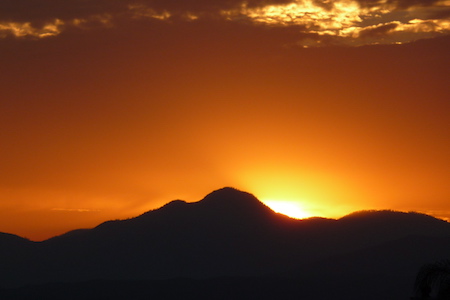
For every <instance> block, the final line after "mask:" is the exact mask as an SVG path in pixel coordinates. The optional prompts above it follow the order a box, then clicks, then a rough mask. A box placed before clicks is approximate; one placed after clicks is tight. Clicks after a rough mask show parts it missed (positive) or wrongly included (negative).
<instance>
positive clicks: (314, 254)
mask: <svg viewBox="0 0 450 300" xmlns="http://www.w3.org/2000/svg"><path fill="white" fill-rule="evenodd" d="M0 254H2V255H1V256H0V288H2V287H3V288H11V287H21V286H25V285H30V284H34V285H36V284H38V285H40V284H54V283H57V282H59V283H61V284H63V283H64V282H66V287H67V285H69V284H75V283H77V282H78V283H80V282H86V281H99V280H101V281H102V282H103V281H105V280H106V281H107V282H117V281H120V282H137V281H139V282H140V281H142V280H145V281H149V280H150V281H151V282H152V283H151V284H153V285H154V284H155V280H156V281H157V282H161V283H162V282H165V283H168V282H172V283H173V282H174V280H176V278H186V280H187V278H190V280H194V281H195V282H196V283H192V284H193V285H195V284H197V283H198V282H202V283H205V282H209V283H210V284H212V285H214V284H216V283H214V284H213V283H212V282H214V280H215V279H214V278H216V279H217V278H232V279H229V280H231V282H235V283H236V282H241V281H240V279H238V278H253V279H248V280H250V281H251V282H252V284H258V285H261V286H263V287H264V288H263V287H260V288H261V289H262V290H264V289H266V292H267V293H266V294H267V295H271V292H270V291H269V289H270V288H269V286H267V287H266V285H267V284H266V281H267V280H269V279H268V278H270V280H269V281H271V282H275V281H276V282H279V284H278V287H280V288H282V287H281V286H282V285H283V284H284V283H282V282H285V283H286V284H288V283H289V284H291V283H292V282H296V283H300V282H304V284H303V285H300V287H298V286H296V285H295V284H294V285H293V286H291V287H284V289H286V290H291V291H296V293H303V294H304V295H310V296H309V297H312V298H303V299H329V297H330V296H332V295H327V294H326V290H327V289H323V288H321V284H325V285H328V286H334V289H335V290H339V289H341V290H342V291H341V293H342V295H344V294H346V293H347V294H346V295H347V296H346V297H347V298H345V299H352V294H351V293H352V292H355V293H356V292H357V291H359V292H361V293H362V292H363V289H374V286H376V288H375V289H377V288H378V291H381V287H383V288H384V289H386V286H389V285H386V284H384V285H382V284H381V282H383V280H382V278H385V280H386V278H389V279H390V280H391V281H390V282H391V283H392V282H393V283H395V282H397V283H398V284H397V285H396V286H397V287H398V294H395V293H393V295H394V296H395V295H397V296H398V295H400V294H407V293H408V292H409V291H406V289H407V288H408V287H409V286H411V287H412V282H411V281H412V280H413V279H414V276H415V271H416V270H418V268H419V267H420V266H421V265H422V264H425V263H428V262H430V261H431V262H432V261H434V260H439V259H443V258H446V257H445V256H446V255H447V257H448V255H450V224H449V223H447V222H445V221H442V220H439V219H436V218H433V217H430V216H427V215H423V214H418V213H402V212H394V211H365V212H358V213H353V214H350V215H348V216H345V217H343V218H341V219H338V220H334V219H324V218H312V219H305V220H296V219H291V218H288V217H286V216H284V215H281V214H278V213H275V212H274V211H272V210H271V209H270V208H269V207H267V206H265V205H264V204H263V203H261V202H260V201H259V200H258V199H257V198H256V197H254V196H253V195H251V194H249V193H246V192H242V191H238V190H236V189H233V188H223V189H220V190H217V191H214V192H212V193H210V194H209V195H207V196H206V197H205V198H204V199H202V200H201V201H198V202H193V203H187V202H185V201H182V200H175V201H172V202H170V203H168V204H166V205H164V206H162V207H161V208H159V209H156V210H152V211H149V212H146V213H144V214H142V215H140V216H138V217H136V218H132V219H127V220H116V221H108V222H105V223H102V224H100V225H99V226H97V227H95V228H92V229H83V230H75V231H71V232H68V233H66V234H63V235H61V236H57V237H54V238H51V239H49V240H46V241H43V242H31V241H28V240H25V239H22V238H20V237H17V236H13V235H7V234H1V235H0ZM275 278H278V279H275ZM280 278H281V279H282V281H279V279H280ZM363 278H365V280H362V279H363ZM337 279H338V280H337ZM161 280H163V281H161ZM255 280H256V281H255ZM277 280H278V281H277ZM352 280H353V281H355V280H356V281H358V282H359V281H362V282H360V284H359V285H358V287H359V288H354V289H353V290H351V291H348V290H346V289H345V288H343V287H342V286H340V285H339V284H338V283H339V282H342V283H343V285H344V286H345V284H350V282H352ZM177 282H178V281H177ZM246 282H248V281H246ZM177 284H181V283H179V282H178V283H177ZM199 284H200V283H199ZM217 284H218V285H221V284H222V283H217ZM236 284H237V283H236ZM249 284H250V283H249ZM250 286H251V284H250ZM276 286H277V285H274V286H272V288H275V287H276ZM294 286H295V288H294ZM69 289H70V288H69ZM242 293H244V292H242ZM293 293H294V292H293ZM321 293H322V294H323V297H322V298H314V295H319V294H321ZM349 293H350V294H349ZM244 294H245V293H244ZM0 296H1V293H0ZM406 296H408V295H406ZM305 297H306V296H305ZM355 297H356V298H354V299H358V298H357V297H359V296H355ZM232 298H233V299H236V298H237V297H236V295H234V296H233V297H232ZM5 299H6V298H5ZM286 299H288V298H286ZM365 299H400V298H395V297H394V298H389V296H387V295H385V296H384V297H381V298H370V297H367V295H366V296H365ZM405 299H406V298H405Z"/></svg>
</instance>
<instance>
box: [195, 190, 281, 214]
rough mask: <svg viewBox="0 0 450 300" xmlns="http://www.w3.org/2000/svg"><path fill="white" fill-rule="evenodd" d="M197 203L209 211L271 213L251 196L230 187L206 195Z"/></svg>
mask: <svg viewBox="0 0 450 300" xmlns="http://www.w3.org/2000/svg"><path fill="white" fill-rule="evenodd" d="M199 203H201V204H202V205H204V206H208V208H209V209H212V210H220V211H228V210H233V211H248V212H255V213H260V212H271V213H272V212H273V211H272V210H271V209H270V208H269V207H267V206H266V205H265V204H264V203H262V202H261V201H259V200H258V199H257V198H256V197H255V196H254V195H253V194H250V193H247V192H244V191H240V190H238V189H235V188H232V187H224V188H221V189H218V190H215V191H213V192H211V193H209V194H208V195H206V197H205V198H203V199H202V200H201V201H200V202H199Z"/></svg>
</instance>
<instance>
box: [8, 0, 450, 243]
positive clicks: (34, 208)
mask: <svg viewBox="0 0 450 300" xmlns="http://www.w3.org/2000/svg"><path fill="white" fill-rule="evenodd" d="M24 3H27V5H23V4H24ZM449 9H450V2H449V1H448V0H445V1H428V0H415V1H394V0H384V1H365V0H350V1H346V0H332V1H325V0H317V1H316V0H292V1H263V0H250V1H242V0H230V1H216V0H198V1H166V0H154V1H146V0H123V1H101V0H92V1H51V3H50V2H48V1H42V3H41V1H29V0H24V1H3V2H2V1H0V52H1V53H0V54H1V55H0V65H1V69H2V71H1V72H0V140H1V146H0V232H8V233H13V234H18V235H20V236H24V237H27V238H30V239H33V240H43V239H46V238H49V237H52V236H54V235H57V234H62V233H64V232H66V231H69V230H73V229H76V228H90V227H94V226H97V225H98V224H99V223H101V222H104V221H107V220H111V219H126V218H131V217H134V216H137V215H140V214H142V213H144V212H146V211H149V210H153V209H157V208H159V207H161V206H163V205H164V204H166V203H168V202H170V201H172V200H175V199H182V200H185V201H187V202H196V201H199V200H201V199H202V198H203V197H204V196H205V195H207V194H208V193H210V192H211V191H213V190H216V189H219V188H221V187H224V186H230V187H235V188H237V189H239V190H242V191H247V192H249V193H252V194H254V195H255V196H256V197H257V198H259V199H260V200H261V201H263V202H264V203H266V204H267V205H268V206H270V207H272V208H273V209H274V210H276V211H279V212H281V213H285V214H288V215H290V216H293V217H295V218H307V217H312V216H320V217H327V218H340V217H342V216H344V215H347V214H349V213H351V212H354V211H358V210H365V209H392V210H400V211H419V212H424V213H429V214H432V215H434V216H436V217H439V218H444V219H448V218H450V205H449V203H450V188H449V187H450V184H449V180H448V178H449V176H448V174H450V156H449V155H448V154H449V153H450V142H449V138H448V137H449V132H450V120H449V115H450V101H449V99H450V86H449V84H448V82H449V72H448V70H449V67H450V56H449V55H448V54H449V53H450V21H449V14H448V12H449Z"/></svg>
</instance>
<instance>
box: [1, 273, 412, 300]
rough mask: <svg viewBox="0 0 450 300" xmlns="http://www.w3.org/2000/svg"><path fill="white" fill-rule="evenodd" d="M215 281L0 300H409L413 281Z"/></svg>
mask: <svg viewBox="0 0 450 300" xmlns="http://www.w3.org/2000/svg"><path fill="white" fill-rule="evenodd" d="M373 279H374V278H370V276H367V277H365V278H364V277H359V278H356V277H354V278H330V277H327V276H324V277H323V278H317V277H312V278H310V279H307V278H270V277H265V278H214V279H205V280H195V279H170V280H152V281H89V282H82V283H52V284H45V285H36V286H26V287H21V288H17V289H3V290H0V299H4V300H12V299H20V300H22V299H30V300H34V299H36V300H37V299H46V300H53V299H54V300H56V299H58V300H61V299H67V300H71V299H85V300H90V299H92V300H94V299H96V300H101V299H104V300H107V299H108V300H115V299H128V300H133V299H135V300H138V299H139V300H140V299H305V300H307V299H311V300H325V299H327V300H328V299H342V300H344V299H345V300H349V299H355V300H357V299H361V300H362V299H364V300H372V299H373V300H390V299H392V300H394V299H395V300H401V299H405V300H406V299H409V296H410V293H411V291H410V290H411V286H412V285H411V283H410V282H401V281H400V282H398V281H397V282H396V280H395V278H389V276H387V277H386V278H383V279H382V280H375V281H376V282H378V283H383V284H384V285H383V286H378V287H375V288H374V285H373V284H374V281H373Z"/></svg>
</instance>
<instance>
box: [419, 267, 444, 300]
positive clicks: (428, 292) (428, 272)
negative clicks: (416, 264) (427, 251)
mask: <svg viewBox="0 0 450 300" xmlns="http://www.w3.org/2000/svg"><path fill="white" fill-rule="evenodd" d="M411 299H414V300H424V299H430V300H431V299H435V300H444V299H445V300H448V299H450V260H442V261H438V262H435V263H432V264H426V265H424V266H422V267H421V268H420V270H419V272H418V273H417V277H416V281H415V283H414V296H413V297H411Z"/></svg>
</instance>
